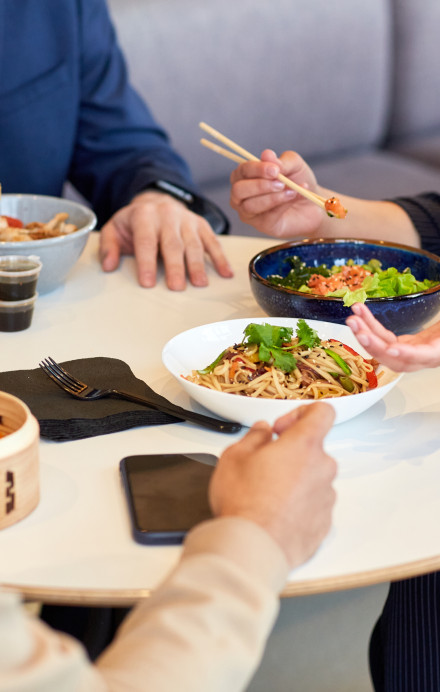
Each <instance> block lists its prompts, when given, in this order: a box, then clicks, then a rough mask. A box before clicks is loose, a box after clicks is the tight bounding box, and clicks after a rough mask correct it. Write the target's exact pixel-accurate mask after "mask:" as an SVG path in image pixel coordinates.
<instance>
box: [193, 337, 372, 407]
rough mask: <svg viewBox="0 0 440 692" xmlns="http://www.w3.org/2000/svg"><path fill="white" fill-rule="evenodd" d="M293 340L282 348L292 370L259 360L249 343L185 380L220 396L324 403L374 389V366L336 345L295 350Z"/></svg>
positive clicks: (255, 346) (231, 349)
mask: <svg viewBox="0 0 440 692" xmlns="http://www.w3.org/2000/svg"><path fill="white" fill-rule="evenodd" d="M298 341H299V340H298V339H293V340H292V342H291V343H290V344H289V345H288V347H287V348H286V350H288V351H289V352H290V353H292V354H293V355H294V357H295V360H296V366H295V368H294V369H293V370H292V371H291V372H286V371H284V370H282V369H280V368H279V367H276V366H275V365H274V364H273V363H272V364H271V363H268V362H263V361H261V360H260V359H259V346H258V344H253V343H251V344H238V345H235V346H231V347H229V348H227V349H226V351H224V353H223V354H222V357H221V359H220V361H219V362H218V364H217V365H216V366H215V367H214V368H213V369H212V371H210V372H205V373H204V372H203V371H199V370H193V372H192V375H190V376H188V377H187V378H186V379H188V380H189V381H191V382H194V383H195V384H198V385H201V386H203V387H208V388H209V389H214V390H216V391H219V392H228V393H231V394H239V395H240V396H250V397H262V398H266V399H326V398H330V397H341V396H347V395H350V394H358V393H360V392H365V391H367V390H368V389H371V388H372V386H376V384H377V379H376V375H375V373H374V367H373V364H372V363H371V362H369V361H367V360H365V359H364V358H363V357H362V356H360V355H358V354H357V353H355V352H354V351H353V350H352V349H348V348H347V347H346V346H344V344H342V343H341V342H339V341H333V340H330V341H321V344H320V345H319V346H313V347H312V348H304V346H299V348H298V347H296V348H295V344H296V343H298ZM283 346H284V347H285V345H283ZM329 351H331V352H333V354H334V356H332V355H330V354H329ZM338 359H339V360H338ZM347 368H348V369H349V370H347Z"/></svg>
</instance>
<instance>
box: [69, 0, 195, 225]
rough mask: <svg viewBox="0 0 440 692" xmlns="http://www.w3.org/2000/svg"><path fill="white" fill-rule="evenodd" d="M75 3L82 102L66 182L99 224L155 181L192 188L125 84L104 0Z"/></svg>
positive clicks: (181, 164)
mask: <svg viewBox="0 0 440 692" xmlns="http://www.w3.org/2000/svg"><path fill="white" fill-rule="evenodd" d="M78 6H79V8H80V13H81V16H80V37H79V39H80V41H81V46H80V48H81V74H80V82H81V104H80V111H79V122H78V130H77V138H76V144H75V151H74V155H73V159H72V163H71V169H70V172H69V178H70V180H71V181H72V183H73V184H74V185H75V187H76V188H77V189H78V190H79V191H80V192H81V193H82V194H83V195H84V196H85V197H86V198H87V199H88V200H90V202H91V204H92V206H93V208H94V209H95V211H96V213H97V215H98V218H99V220H100V223H102V222H103V221H105V220H106V219H108V218H109V217H110V216H111V215H112V214H113V213H114V212H115V211H116V210H117V209H119V208H120V207H121V206H124V205H125V204H127V203H128V202H130V200H131V199H132V198H133V197H134V195H136V194H137V193H138V192H140V191H141V190H143V189H145V188H146V187H148V185H149V184H151V183H153V182H154V181H156V180H166V181H169V182H171V183H174V184H176V185H178V186H180V187H182V188H184V189H186V190H189V191H191V192H197V190H196V187H195V185H194V182H193V180H192V178H191V174H190V171H189V169H188V166H187V165H186V163H185V162H184V161H183V159H182V158H181V157H180V156H179V155H178V154H177V153H176V152H175V151H174V150H173V148H172V147H171V145H170V142H169V139H168V136H167V134H166V133H165V132H164V130H163V129H162V128H161V127H160V126H159V125H158V123H157V122H156V121H155V120H154V118H153V116H152V114H151V112H150V111H149V109H148V107H147V106H146V104H145V103H144V102H143V101H142V100H141V98H140V97H139V96H138V94H137V93H136V92H135V90H134V89H133V88H132V87H131V85H130V84H129V81H128V78H127V70H126V65H125V61H124V58H123V55H122V53H121V50H120V48H119V46H118V43H117V39H116V36H115V31H114V27H113V25H112V23H111V20H110V17H109V13H108V10H107V7H106V5H105V2H104V0H81V2H79V3H78ZM196 211H198V213H203V211H202V212H201V211H200V208H197V209H196Z"/></svg>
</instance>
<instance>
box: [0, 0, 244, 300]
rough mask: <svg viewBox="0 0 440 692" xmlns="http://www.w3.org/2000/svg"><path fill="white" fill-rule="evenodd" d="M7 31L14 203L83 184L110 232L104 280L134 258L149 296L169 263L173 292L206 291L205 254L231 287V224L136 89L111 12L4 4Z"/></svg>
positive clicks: (88, 6) (1, 115)
mask: <svg viewBox="0 0 440 692" xmlns="http://www.w3.org/2000/svg"><path fill="white" fill-rule="evenodd" d="M0 27H1V41H0V181H1V183H2V187H3V192H5V193H7V192H9V193H32V194H44V195H55V196H61V195H62V192H63V186H64V184H65V182H66V181H69V182H70V183H72V185H73V186H74V187H75V188H76V189H77V190H78V191H79V192H80V193H81V194H82V195H83V196H84V197H85V198H86V200H88V202H89V203H90V204H91V206H92V207H93V209H94V210H95V212H96V213H97V216H98V221H99V225H100V226H102V229H101V235H100V239H101V240H100V255H101V264H102V268H103V269H104V270H105V271H113V270H114V269H116V268H117V266H118V264H119V260H120V256H121V255H122V254H134V255H135V256H136V260H137V275H138V280H139V283H140V284H141V285H142V286H145V287H151V286H154V285H155V282H156V269H157V267H156V265H157V256H158V254H162V258H163V260H164V264H165V272H166V281H167V285H168V287H169V288H170V289H174V290H181V289H183V288H184V287H185V283H186V275H185V271H187V274H188V278H189V280H190V281H191V282H192V283H193V284H194V285H196V286H204V285H206V283H207V275H206V271H205V266H204V254H205V253H207V255H208V256H210V258H211V260H212V262H213V264H214V266H215V268H216V269H217V271H218V272H219V274H220V275H221V276H224V277H229V276H231V275H232V271H231V268H230V266H229V263H228V262H227V260H226V258H225V256H224V254H223V252H222V249H221V246H220V243H219V240H218V237H217V234H218V233H222V232H226V231H227V227H228V222H227V219H226V217H225V216H224V215H223V213H222V212H221V211H220V210H219V209H218V207H216V206H215V205H214V204H212V203H211V202H210V201H209V200H207V199H204V198H203V197H202V196H201V195H200V194H198V190H197V188H196V186H195V184H194V182H193V180H192V178H191V174H190V171H189V169H188V166H187V164H186V163H185V161H183V160H182V158H181V157H180V156H179V155H178V154H177V153H176V152H175V151H174V150H173V148H172V147H171V145H170V142H169V139H168V136H167V134H166V133H165V132H164V130H163V128H162V127H161V126H160V125H159V124H158V123H157V122H155V120H154V118H153V116H152V114H151V112H150V110H149V109H148V107H147V106H146V104H145V103H144V102H143V101H142V100H141V98H140V97H139V96H138V95H137V93H136V92H135V91H134V89H133V88H132V87H131V86H130V84H129V81H128V79H127V72H126V66H125V62H124V58H123V55H122V53H121V51H120V48H119V46H118V43H117V38H116V35H115V31H114V27H113V26H112V23H111V20H110V17H109V12H108V8H107V6H106V3H105V0H2V2H1V3H0ZM185 267H186V270H185Z"/></svg>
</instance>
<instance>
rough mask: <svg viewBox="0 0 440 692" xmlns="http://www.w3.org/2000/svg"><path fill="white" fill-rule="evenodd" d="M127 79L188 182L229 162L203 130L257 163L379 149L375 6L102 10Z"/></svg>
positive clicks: (381, 97) (382, 58) (246, 0)
mask: <svg viewBox="0 0 440 692" xmlns="http://www.w3.org/2000/svg"><path fill="white" fill-rule="evenodd" d="M109 6H110V9H111V12H112V14H113V18H114V21H115V24H116V27H117V31H118V34H119V37H120V43H121V44H122V47H123V49H124V52H125V54H126V57H127V61H128V65H129V68H130V73H131V78H132V81H133V83H134V85H135V86H136V87H137V89H138V90H139V92H140V93H141V95H142V96H143V97H144V98H145V99H146V100H147V102H148V104H149V105H150V107H151V108H152V110H153V113H154V114H155V116H156V117H157V119H158V120H159V121H160V122H161V123H162V124H163V125H164V126H165V127H166V129H167V130H168V131H169V133H170V134H171V138H172V141H173V143H174V145H175V146H176V148H177V149H178V150H179V151H180V152H181V153H182V154H183V155H184V157H185V158H186V159H187V160H188V162H189V163H190V165H191V167H192V169H193V172H194V175H195V178H196V180H197V181H199V182H203V183H215V182H216V181H218V182H220V181H222V180H224V179H225V177H226V176H228V175H229V172H230V170H231V163H230V162H228V161H226V160H224V159H222V158H221V157H219V156H218V155H216V154H214V153H212V152H210V151H207V150H206V149H204V148H202V147H201V146H200V144H199V139H200V136H201V134H202V133H201V132H200V130H199V128H198V122H199V121H200V120H204V121H206V122H208V123H209V124H210V125H212V126H213V127H215V128H217V129H218V130H220V131H221V132H223V133H224V134H226V135H228V136H229V137H230V138H232V139H234V140H236V141H237V142H239V143H240V144H242V145H243V146H244V147H245V148H246V149H248V150H249V151H251V152H253V153H254V154H256V155H259V154H260V153H261V150H262V149H264V148H266V147H270V148H273V149H275V150H276V151H277V152H281V151H283V150H285V149H297V150H298V151H299V152H300V153H301V154H303V155H304V156H306V157H313V156H317V155H319V156H320V157H330V156H334V155H335V153H341V152H343V151H346V152H349V151H350V150H352V149H358V148H359V147H372V146H375V145H378V144H380V143H381V141H382V139H383V137H384V131H385V127H386V124H387V122H388V106H389V103H388V99H389V94H390V76H391V73H390V60H391V50H390V36H391V32H390V13H389V4H388V2H384V0H368V2H357V3H353V0H338V2H337V3H334V2H333V3H329V2H328V1H327V0H319V1H318V0H315V2H311V3H310V2H309V3H307V2H293V1H292V0H270V2H268V0H221V2H219V1H218V0H110V2H109Z"/></svg>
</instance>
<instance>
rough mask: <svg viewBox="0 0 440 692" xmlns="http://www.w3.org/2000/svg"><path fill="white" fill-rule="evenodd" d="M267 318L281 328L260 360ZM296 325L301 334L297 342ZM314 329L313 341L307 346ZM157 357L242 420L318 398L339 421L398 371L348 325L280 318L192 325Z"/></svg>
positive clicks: (391, 382)
mask: <svg viewBox="0 0 440 692" xmlns="http://www.w3.org/2000/svg"><path fill="white" fill-rule="evenodd" d="M304 324H305V325H306V327H304ZM249 325H259V326H261V327H263V331H262V330H261V329H260V328H258V327H257V328H254V327H249ZM264 325H268V326H269V327H270V328H273V327H276V328H278V327H280V328H281V331H280V330H276V331H275V332H273V333H274V334H275V336H276V339H275V341H274V342H273V346H272V347H271V346H270V344H269V346H267V343H268V342H267V340H266V342H265V343H266V345H265V343H263V357H265V358H266V360H265V361H262V360H261V354H262V351H261V350H260V344H258V343H257V342H258V339H259V338H260V336H261V334H263V337H264V339H266V337H267V335H268V334H269V336H270V333H271V330H270V329H269V331H267V327H264ZM245 330H246V334H247V336H244V335H245ZM286 330H291V332H289V331H286ZM297 330H299V332H298V333H299V334H304V337H303V338H304V339H305V343H302V344H301V345H300V346H299V347H298V345H297V344H298V336H297ZM254 332H255V333H256V336H254ZM265 332H266V333H265ZM312 332H314V333H315V335H316V337H312V338H314V339H315V344H314V345H313V346H312V347H309V343H311V342H309V339H310V338H311V335H312ZM249 334H250V336H249ZM280 335H281V336H280ZM307 335H308V336H307ZM283 338H285V339H286V340H285V341H283ZM318 338H319V345H318V343H317V342H318ZM249 339H251V340H253V343H250V342H249ZM280 339H281V341H280ZM277 340H278V341H277ZM269 341H270V339H269ZM243 342H245V343H244V344H243ZM289 342H291V345H289ZM276 343H278V344H281V345H278V346H277V345H275V344H276ZM237 345H239V348H238V349H237V348H235V347H236V346H237ZM231 347H232V348H231ZM225 350H227V352H226V354H225V353H224V351H225ZM353 351H354V352H355V353H353ZM292 357H293V358H294V362H292V360H291V358H292ZM162 360H163V363H164V365H165V367H166V368H167V369H168V371H169V372H170V373H171V374H172V375H173V376H174V377H175V378H176V380H177V381H178V382H179V383H180V385H181V386H182V387H183V388H184V390H185V391H186V393H187V394H188V395H189V396H190V397H191V398H192V399H194V400H195V401H197V402H198V403H199V404H201V405H202V406H204V407H205V408H207V409H208V410H209V411H211V412H213V413H215V414H217V415H218V416H220V417H222V418H226V419H229V420H235V421H237V422H239V423H242V424H243V425H246V426H251V425H253V424H254V423H255V422H256V421H258V420H265V421H267V422H268V423H270V424H273V422H274V421H275V420H276V419H277V418H279V417H280V416H282V415H284V414H285V413H288V412H289V411H291V410H292V409H293V408H296V407H298V406H301V405H303V404H306V405H307V404H310V403H313V402H314V401H316V400H321V401H325V402H327V403H328V404H330V405H331V406H332V407H333V408H334V409H335V413H336V418H335V422H336V423H342V422H344V421H347V420H350V418H354V416H357V415H359V414H360V413H362V412H363V411H366V410H367V409H368V408H370V407H371V406H373V405H374V404H375V403H376V402H378V401H380V400H381V399H382V398H383V397H384V396H385V395H386V394H387V393H388V392H389V391H390V390H391V389H392V388H393V387H394V386H395V385H396V383H397V381H398V380H399V379H400V377H401V375H398V374H397V373H395V372H392V371H391V370H389V369H388V368H386V367H384V366H380V365H379V366H378V367H376V366H377V364H375V363H371V362H369V361H370V359H369V356H368V354H367V353H366V352H365V350H364V349H362V347H361V346H360V345H359V343H358V342H357V341H356V338H355V337H354V335H353V333H352V332H351V330H350V329H349V328H348V327H347V326H345V325H340V324H334V323H331V322H321V321H319V320H307V322H304V320H301V319H295V318H285V317H284V318H283V317H271V318H267V317H255V318H246V319H238V320H227V321H225V322H214V323H212V324H205V325H202V326H200V327H195V328H193V329H189V330H187V331H185V332H182V333H181V334H178V335H177V336H175V337H174V338H173V339H171V340H170V341H169V342H168V343H167V344H166V345H165V347H164V349H163V352H162ZM200 371H201V372H200ZM283 397H286V398H283Z"/></svg>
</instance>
